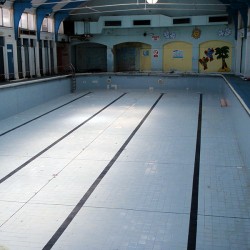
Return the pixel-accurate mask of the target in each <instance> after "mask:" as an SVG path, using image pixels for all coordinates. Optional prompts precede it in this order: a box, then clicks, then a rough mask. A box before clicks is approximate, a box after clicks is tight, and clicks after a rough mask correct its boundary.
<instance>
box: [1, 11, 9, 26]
mask: <svg viewBox="0 0 250 250" xmlns="http://www.w3.org/2000/svg"><path fill="white" fill-rule="evenodd" d="M3 26H7V27H10V10H9V9H3Z"/></svg>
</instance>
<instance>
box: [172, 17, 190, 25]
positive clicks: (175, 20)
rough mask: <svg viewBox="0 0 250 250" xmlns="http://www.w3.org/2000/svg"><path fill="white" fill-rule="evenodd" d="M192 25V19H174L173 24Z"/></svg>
mask: <svg viewBox="0 0 250 250" xmlns="http://www.w3.org/2000/svg"><path fill="white" fill-rule="evenodd" d="M188 23H191V19H190V18H174V19H173V24H188Z"/></svg>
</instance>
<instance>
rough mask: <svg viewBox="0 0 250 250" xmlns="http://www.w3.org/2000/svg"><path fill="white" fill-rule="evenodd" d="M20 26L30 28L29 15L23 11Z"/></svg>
mask: <svg viewBox="0 0 250 250" xmlns="http://www.w3.org/2000/svg"><path fill="white" fill-rule="evenodd" d="M19 27H21V28H23V29H28V15H27V13H23V14H22V16H21V21H20V23H19Z"/></svg>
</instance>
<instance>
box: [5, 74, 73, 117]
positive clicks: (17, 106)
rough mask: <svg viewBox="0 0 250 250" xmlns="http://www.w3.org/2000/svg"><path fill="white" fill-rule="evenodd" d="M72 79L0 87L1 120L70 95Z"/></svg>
mask: <svg viewBox="0 0 250 250" xmlns="http://www.w3.org/2000/svg"><path fill="white" fill-rule="evenodd" d="M70 84H71V79H70V78H65V77H63V78H62V77H60V78H59V77H55V78H54V80H35V81H28V82H22V83H18V84H11V85H9V86H8V85H5V86H1V87H0V107H1V109H0V119H4V118H7V117H9V116H12V115H15V114H17V113H20V112H23V111H25V110H27V109H29V108H32V107H34V106H36V105H39V104H43V103H45V102H47V101H50V100H53V99H54V98H57V97H59V96H62V95H66V94H69V93H70Z"/></svg>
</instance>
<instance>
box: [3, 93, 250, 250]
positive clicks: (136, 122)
mask: <svg viewBox="0 0 250 250" xmlns="http://www.w3.org/2000/svg"><path fill="white" fill-rule="evenodd" d="M220 98H221V96H219V95H211V94H206V93H203V95H202V96H201V95H200V94H198V93H191V92H187V91H185V92H184V91H183V92H181V91H168V92H166V93H160V92H159V91H157V90H154V91H148V90H141V91H136V90H133V91H127V92H123V91H121V90H116V91H113V90H109V91H94V92H91V93H87V92H82V93H76V94H70V95H66V96H63V97H60V98H57V99H55V100H53V101H50V102H47V103H46V104H43V105H40V106H37V107H34V108H32V109H29V110H27V111H25V112H23V113H20V114H18V115H15V116H12V117H9V118H8V119H5V120H2V121H0V135H1V136H0V162H1V169H0V249H14V250H16V249H17V250H22V249H25V250H28V249H51V248H52V249H64V250H65V249H71V250H72V249H88V250H97V249H98V250H99V249H100V250H110V249H154V250H156V249H162V250H166V249H171V250H172V249H173V250H178V249H192V248H191V247H190V248H188V245H189V246H194V245H195V244H196V249H199V250H211V249H213V250H214V249H216V250H217V249H218V250H228V249H237V250H238V249H241V250H244V249H249V248H250V239H249V235H250V196H249V170H247V168H246V166H245V165H244V162H243V160H242V158H241V154H240V151H239V148H238V142H237V137H236V135H235V132H234V128H233V127H232V123H231V122H230V116H229V113H228V110H227V108H226V107H221V105H220ZM199 125H200V126H201V129H199ZM199 141H200V145H199ZM197 171H198V172H197ZM197 185H198V186H197ZM197 195H198V196H197ZM195 203H197V204H196V205H195ZM196 218H197V219H198V220H197V224H196ZM194 229H197V237H196V233H195V232H194Z"/></svg>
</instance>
